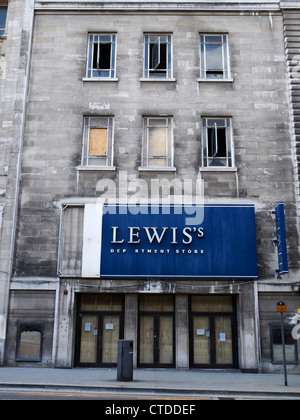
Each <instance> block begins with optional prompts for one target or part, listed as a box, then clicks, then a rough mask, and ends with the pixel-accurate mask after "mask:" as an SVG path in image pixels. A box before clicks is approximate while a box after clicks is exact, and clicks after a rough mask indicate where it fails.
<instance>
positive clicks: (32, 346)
mask: <svg viewBox="0 0 300 420" xmlns="http://www.w3.org/2000/svg"><path fill="white" fill-rule="evenodd" d="M42 336H43V324H40V323H38V324H37V323H19V324H18V336H17V354H16V360H17V361H26V362H39V361H41V360H42Z"/></svg>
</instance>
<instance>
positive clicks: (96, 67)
mask: <svg viewBox="0 0 300 420" xmlns="http://www.w3.org/2000/svg"><path fill="white" fill-rule="evenodd" d="M115 74H116V35H110V34H90V35H89V45H88V66H87V77H88V78H91V79H93V78H97V79H112V78H115Z"/></svg>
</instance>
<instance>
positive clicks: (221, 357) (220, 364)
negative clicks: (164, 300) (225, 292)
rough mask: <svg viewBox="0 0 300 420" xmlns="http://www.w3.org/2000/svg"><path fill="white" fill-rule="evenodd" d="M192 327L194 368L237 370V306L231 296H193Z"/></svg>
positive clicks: (192, 360) (191, 357) (192, 362)
mask: <svg viewBox="0 0 300 420" xmlns="http://www.w3.org/2000/svg"><path fill="white" fill-rule="evenodd" d="M191 326H192V329H191V331H190V365H191V367H199V368H201V367H203V368H234V367H237V341H236V318H235V305H234V300H233V298H232V297H231V296H192V297H191Z"/></svg>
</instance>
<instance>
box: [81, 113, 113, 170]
mask: <svg viewBox="0 0 300 420" xmlns="http://www.w3.org/2000/svg"><path fill="white" fill-rule="evenodd" d="M112 164H113V118H112V117H109V118H101V117H99V118H97V117H87V118H85V119H84V130H83V153H82V166H94V167H101V166H105V167H107V166H108V167H112Z"/></svg>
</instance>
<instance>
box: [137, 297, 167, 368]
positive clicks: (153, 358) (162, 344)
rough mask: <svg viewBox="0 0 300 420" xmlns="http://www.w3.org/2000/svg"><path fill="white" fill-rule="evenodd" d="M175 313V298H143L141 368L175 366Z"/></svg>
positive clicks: (139, 351) (139, 352)
mask: <svg viewBox="0 0 300 420" xmlns="http://www.w3.org/2000/svg"><path fill="white" fill-rule="evenodd" d="M173 311H174V300H173V296H160V295H150V296H141V298H140V316H139V346H138V347H139V350H138V365H139V366H140V367H173V366H174V313H173ZM153 312H155V313H153Z"/></svg>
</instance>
